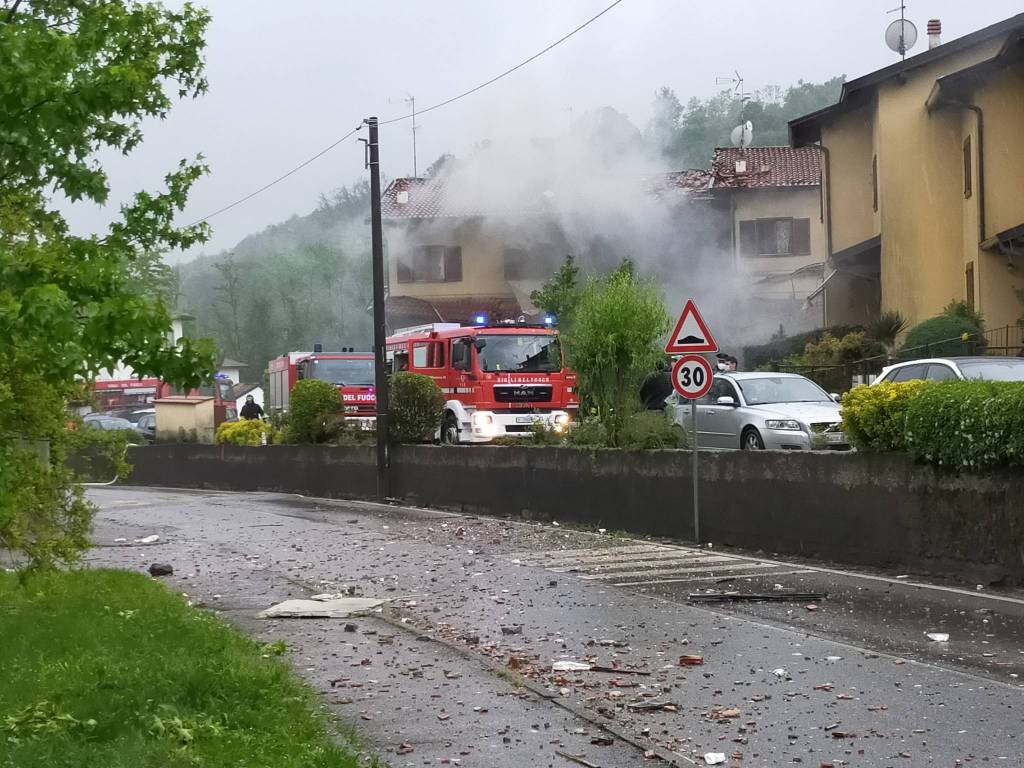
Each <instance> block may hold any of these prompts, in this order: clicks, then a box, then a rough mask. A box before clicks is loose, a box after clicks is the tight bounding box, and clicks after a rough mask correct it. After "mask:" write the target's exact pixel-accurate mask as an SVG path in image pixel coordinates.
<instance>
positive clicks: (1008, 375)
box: [959, 360, 1024, 381]
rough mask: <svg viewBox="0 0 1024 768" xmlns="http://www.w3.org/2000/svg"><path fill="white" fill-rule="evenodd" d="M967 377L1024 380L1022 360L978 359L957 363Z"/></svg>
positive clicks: (989, 379)
mask: <svg viewBox="0 0 1024 768" xmlns="http://www.w3.org/2000/svg"><path fill="white" fill-rule="evenodd" d="M959 365H960V370H961V371H963V374H964V377H965V378H968V379H985V380H987V381H1024V360H978V361H977V362H962V363H959Z"/></svg>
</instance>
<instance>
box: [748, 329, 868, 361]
mask: <svg viewBox="0 0 1024 768" xmlns="http://www.w3.org/2000/svg"><path fill="white" fill-rule="evenodd" d="M863 330H864V326H862V325H834V326H832V327H831V328H818V329H817V330H814V331H807V332H806V333H797V334H794V335H793V336H787V337H786V338H784V339H775V340H774V341H770V342H768V343H767V344H755V345H752V346H749V347H744V348H743V365H744V369H745V370H748V371H753V370H757V369H758V368H759V367H760V366H762V365H777V364H778V363H780V362H781V361H782V360H784V359H785V358H787V357H790V356H792V355H800V354H803V352H804V350H805V349H806V347H807V344H808V343H809V342H810V343H815V344H816V343H818V342H820V341H821V340H822V339H823V338H824V337H825V335H826V334H830V335H832V336H834V337H836V338H839V339H841V338H842V337H843V336H846V335H847V334H849V333H856V332H858V331H863Z"/></svg>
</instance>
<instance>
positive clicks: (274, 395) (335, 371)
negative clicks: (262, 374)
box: [268, 350, 377, 427]
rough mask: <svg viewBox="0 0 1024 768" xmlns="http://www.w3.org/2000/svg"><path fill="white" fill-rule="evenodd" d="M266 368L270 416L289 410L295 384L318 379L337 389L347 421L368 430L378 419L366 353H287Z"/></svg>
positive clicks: (371, 375)
mask: <svg viewBox="0 0 1024 768" xmlns="http://www.w3.org/2000/svg"><path fill="white" fill-rule="evenodd" d="M268 368H269V371H268V372H269V374H270V409H269V410H270V412H271V413H273V412H275V411H276V412H283V411H287V410H288V403H289V401H290V399H291V392H292V389H293V388H294V387H295V383H296V382H297V381H301V380H302V379H320V380H321V381H329V382H330V383H331V384H334V385H335V386H337V387H338V390H339V391H340V392H341V399H342V402H344V404H345V415H346V416H347V417H348V418H349V419H353V420H357V421H358V422H359V424H360V426H364V427H370V426H372V425H373V421H374V420H375V419H376V417H377V395H376V388H375V387H374V379H373V355H371V354H369V353H367V352H355V351H353V350H346V351H344V352H289V353H288V354H287V355H281V357H277V358H274V359H273V360H271V361H270V364H269V366H268Z"/></svg>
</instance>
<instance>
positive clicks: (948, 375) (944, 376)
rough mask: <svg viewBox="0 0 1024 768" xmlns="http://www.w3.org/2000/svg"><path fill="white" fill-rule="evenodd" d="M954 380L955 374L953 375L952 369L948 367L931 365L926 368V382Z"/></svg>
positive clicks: (937, 364) (939, 364)
mask: <svg viewBox="0 0 1024 768" xmlns="http://www.w3.org/2000/svg"><path fill="white" fill-rule="evenodd" d="M955 378H956V374H955V373H953V369H952V368H950V367H949V366H948V365H942V363H932V364H931V365H929V366H928V381H948V380H949V379H955Z"/></svg>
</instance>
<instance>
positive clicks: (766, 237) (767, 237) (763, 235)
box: [754, 219, 778, 256]
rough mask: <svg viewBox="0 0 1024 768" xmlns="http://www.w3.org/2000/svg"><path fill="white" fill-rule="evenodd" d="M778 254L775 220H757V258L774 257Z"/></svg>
mask: <svg viewBox="0 0 1024 768" xmlns="http://www.w3.org/2000/svg"><path fill="white" fill-rule="evenodd" d="M776 253H778V236H777V235H776V233H775V219H758V220H757V249H756V250H755V251H754V254H755V255H757V256H774V255H775V254H776Z"/></svg>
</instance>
